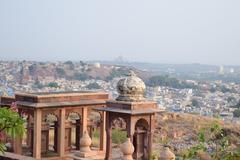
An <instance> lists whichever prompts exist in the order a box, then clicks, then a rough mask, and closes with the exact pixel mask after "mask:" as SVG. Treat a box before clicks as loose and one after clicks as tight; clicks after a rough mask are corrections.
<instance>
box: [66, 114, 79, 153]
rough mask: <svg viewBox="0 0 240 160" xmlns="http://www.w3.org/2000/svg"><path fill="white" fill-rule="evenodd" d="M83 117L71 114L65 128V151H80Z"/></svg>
mask: <svg viewBox="0 0 240 160" xmlns="http://www.w3.org/2000/svg"><path fill="white" fill-rule="evenodd" d="M80 121H81V117H80V115H79V114H78V113H76V112H71V113H69V115H68V117H67V121H66V126H65V127H66V128H65V150H66V151H69V150H79V149H80V138H81V135H80V132H81V122H80Z"/></svg>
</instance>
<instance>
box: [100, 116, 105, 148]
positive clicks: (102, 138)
mask: <svg viewBox="0 0 240 160" xmlns="http://www.w3.org/2000/svg"><path fill="white" fill-rule="evenodd" d="M100 150H101V151H102V150H103V151H105V150H106V113H105V112H102V113H101V126H100Z"/></svg>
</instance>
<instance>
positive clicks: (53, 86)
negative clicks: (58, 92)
mask: <svg viewBox="0 0 240 160" xmlns="http://www.w3.org/2000/svg"><path fill="white" fill-rule="evenodd" d="M48 87H52V88H57V87H58V83H57V82H50V83H48Z"/></svg>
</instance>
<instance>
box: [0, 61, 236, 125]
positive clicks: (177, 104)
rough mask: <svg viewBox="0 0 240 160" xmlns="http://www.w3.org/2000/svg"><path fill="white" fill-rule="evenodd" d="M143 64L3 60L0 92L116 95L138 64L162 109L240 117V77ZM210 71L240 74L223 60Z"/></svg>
mask: <svg viewBox="0 0 240 160" xmlns="http://www.w3.org/2000/svg"><path fill="white" fill-rule="evenodd" d="M143 68H144V65H143V66H142V67H141V69H138V68H137V67H132V66H124V65H113V64H104V63H100V62H83V61H80V62H72V61H66V62H34V61H1V62H0V69H1V70H0V93H1V95H4V96H12V95H13V94H14V93H15V92H62V91H81V90H104V91H106V92H108V93H109V94H110V96H111V97H112V98H115V97H116V96H117V92H116V90H115V86H116V83H117V82H118V80H119V79H120V78H121V77H122V76H124V75H125V74H127V72H128V70H129V69H133V70H135V71H136V72H137V73H138V74H139V75H140V77H141V78H142V79H144V81H145V82H146V84H147V92H146V97H147V98H148V99H150V100H155V101H157V102H158V106H159V108H160V109H162V110H166V111H170V112H180V113H191V114H196V115H203V116H210V117H220V118H222V119H224V120H226V121H230V122H234V123H240V118H239V116H240V115H239V114H240V113H239V108H240V103H239V100H240V98H239V97H240V84H239V83H236V82H226V81H224V80H221V79H219V80H199V76H198V79H197V78H195V79H182V78H180V77H181V74H178V73H175V74H173V71H174V68H168V70H169V71H170V72H166V73H160V74H161V75H160V74H158V73H156V72H153V71H151V70H150V69H149V68H148V70H147V69H143ZM215 68H216V67H215ZM235 68H236V67H235ZM209 72H210V74H216V75H217V76H222V77H226V76H230V77H231V76H233V75H235V76H238V75H239V70H237V69H233V68H228V69H226V70H225V68H224V67H223V66H219V67H218V69H217V70H215V73H214V71H212V70H209ZM195 74H196V73H195ZM189 75H191V73H190V74H189ZM199 75H201V74H199ZM174 76H175V77H177V76H178V77H177V78H174ZM200 78H201V77H200ZM225 79H226V78H225Z"/></svg>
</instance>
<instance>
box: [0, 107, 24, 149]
mask: <svg viewBox="0 0 240 160" xmlns="http://www.w3.org/2000/svg"><path fill="white" fill-rule="evenodd" d="M0 117H1V118H0V135H2V134H7V135H9V136H11V137H13V138H14V137H16V136H19V137H22V136H23V134H24V133H25V127H24V123H25V121H24V120H23V119H22V118H21V117H20V115H19V114H18V113H17V112H15V111H13V110H11V109H9V108H0ZM5 150H6V147H5V145H4V144H3V143H2V142H1V141H0V153H3V152H4V151H5Z"/></svg>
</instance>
